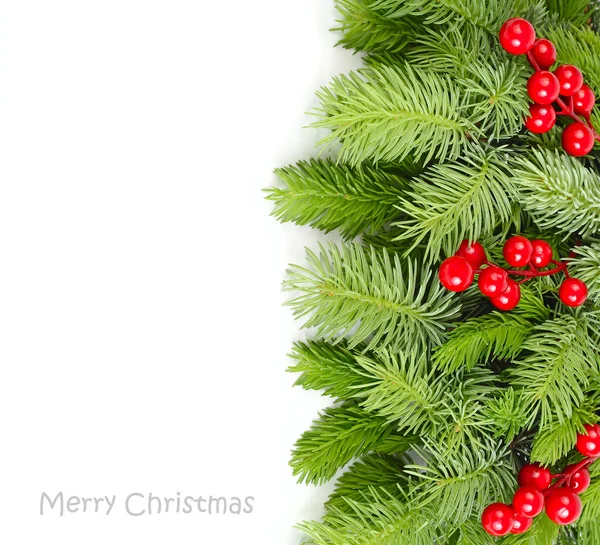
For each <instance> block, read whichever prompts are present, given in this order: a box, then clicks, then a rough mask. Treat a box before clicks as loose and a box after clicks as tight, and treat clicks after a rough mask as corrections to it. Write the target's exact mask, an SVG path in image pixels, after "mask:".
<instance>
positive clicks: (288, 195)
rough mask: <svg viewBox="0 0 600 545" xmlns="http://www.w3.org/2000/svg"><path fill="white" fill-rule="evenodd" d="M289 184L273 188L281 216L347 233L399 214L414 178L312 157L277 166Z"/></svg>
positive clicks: (271, 195) (348, 235) (276, 211)
mask: <svg viewBox="0 0 600 545" xmlns="http://www.w3.org/2000/svg"><path fill="white" fill-rule="evenodd" d="M275 173H276V174H277V176H279V178H281V180H282V181H283V182H285V184H286V187H285V188H275V187H273V188H270V189H269V190H267V191H268V195H267V199H269V200H271V201H273V202H274V203H275V208H274V210H273V215H274V216H275V217H276V218H277V219H279V220H280V221H283V222H285V221H292V222H294V223H296V224H297V225H310V226H312V227H315V228H317V229H321V230H323V231H325V232H329V231H332V230H333V229H339V230H340V232H341V234H342V236H344V237H345V238H354V237H356V236H358V235H360V234H361V233H364V232H366V233H372V232H374V231H376V230H377V229H379V228H381V227H382V226H383V225H385V224H386V223H387V222H389V221H391V220H392V219H393V218H394V217H397V216H398V214H399V212H398V209H397V208H396V206H397V204H398V202H399V198H400V196H401V195H402V193H403V191H405V190H406V188H407V187H408V179H407V178H404V177H401V176H400V175H399V174H397V173H396V172H394V171H393V170H391V169H390V170H386V169H384V168H383V167H382V166H379V167H378V168H375V167H374V166H371V165H367V164H363V165H359V166H357V167H349V166H347V165H342V164H336V163H335V162H333V161H332V160H329V159H326V160H318V159H312V160H311V161H310V162H306V161H300V162H298V163H297V164H295V165H290V166H288V167H285V168H280V169H277V170H276V171H275Z"/></svg>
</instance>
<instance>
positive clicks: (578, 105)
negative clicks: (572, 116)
mask: <svg viewBox="0 0 600 545" xmlns="http://www.w3.org/2000/svg"><path fill="white" fill-rule="evenodd" d="M594 104H596V95H595V94H594V91H592V90H591V89H590V88H589V86H587V85H586V84H585V83H584V84H583V85H582V86H581V89H579V91H577V92H576V93H575V94H574V95H573V110H574V111H575V113H576V114H577V115H589V114H590V112H591V111H592V109H593V108H594Z"/></svg>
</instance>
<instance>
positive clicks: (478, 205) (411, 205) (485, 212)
mask: <svg viewBox="0 0 600 545" xmlns="http://www.w3.org/2000/svg"><path fill="white" fill-rule="evenodd" d="M511 191H514V190H513V189H512V180H511V177H510V175H509V173H508V172H507V169H506V166H505V164H504V163H503V162H502V161H501V159H500V156H499V154H498V153H497V152H493V151H490V152H488V153H483V152H478V153H474V152H470V153H467V154H466V155H465V156H464V157H463V158H462V159H461V160H460V161H455V162H452V163H446V164H442V165H435V166H433V167H431V168H430V169H429V170H427V171H426V172H425V173H424V174H423V175H422V176H419V177H417V178H416V179H415V181H414V182H413V184H412V189H411V190H409V191H408V193H407V194H406V196H405V197H403V199H402V205H401V207H402V209H403V211H404V213H405V214H406V216H407V219H403V220H401V221H399V222H397V223H396V224H395V227H396V228H397V230H398V231H399V235H398V239H399V240H403V241H409V240H411V241H412V244H413V247H416V246H417V245H419V244H420V243H422V242H425V243H426V244H427V251H428V254H429V255H430V256H431V258H432V259H433V260H435V259H437V258H438V257H439V255H440V253H442V252H443V253H444V254H445V255H446V256H449V255H452V254H453V253H454V252H455V251H456V250H457V249H458V247H459V246H460V243H461V242H462V241H463V240H464V239H468V240H480V239H481V237H483V236H488V235H491V234H492V232H493V231H494V229H495V228H496V227H497V226H498V225H499V224H501V223H508V222H509V221H510V220H511V219H512V218H513V217H514V216H513V209H512V206H511V201H510V192H511Z"/></svg>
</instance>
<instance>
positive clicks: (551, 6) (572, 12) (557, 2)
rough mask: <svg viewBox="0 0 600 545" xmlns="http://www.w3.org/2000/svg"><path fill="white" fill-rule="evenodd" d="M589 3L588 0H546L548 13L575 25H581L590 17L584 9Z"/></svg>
mask: <svg viewBox="0 0 600 545" xmlns="http://www.w3.org/2000/svg"><path fill="white" fill-rule="evenodd" d="M589 3H590V1H589V0H546V6H547V7H548V11H549V12H550V14H556V15H557V16H558V17H559V18H560V19H562V20H563V21H569V22H571V23H573V24H575V25H582V24H583V23H585V22H586V21H587V20H588V19H589V18H590V14H589V12H588V10H587V9H586V8H587V7H588V4H589Z"/></svg>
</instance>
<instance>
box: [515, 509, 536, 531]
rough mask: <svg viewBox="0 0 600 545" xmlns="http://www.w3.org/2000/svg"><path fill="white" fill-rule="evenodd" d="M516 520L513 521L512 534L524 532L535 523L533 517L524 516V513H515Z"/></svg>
mask: <svg viewBox="0 0 600 545" xmlns="http://www.w3.org/2000/svg"><path fill="white" fill-rule="evenodd" d="M514 517H515V521H514V522H513V527H512V530H511V531H510V533H511V534H524V533H525V532H526V531H527V530H529V528H531V525H532V524H533V519H532V518H529V517H524V516H523V515H519V514H517V513H515V515H514Z"/></svg>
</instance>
